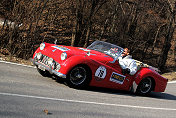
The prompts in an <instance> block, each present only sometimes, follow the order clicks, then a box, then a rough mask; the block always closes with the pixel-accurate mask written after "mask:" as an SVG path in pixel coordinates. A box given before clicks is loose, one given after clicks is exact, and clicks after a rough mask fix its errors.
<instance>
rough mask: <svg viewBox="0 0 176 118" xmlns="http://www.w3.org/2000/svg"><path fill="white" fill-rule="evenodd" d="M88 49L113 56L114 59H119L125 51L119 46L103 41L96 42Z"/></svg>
mask: <svg viewBox="0 0 176 118" xmlns="http://www.w3.org/2000/svg"><path fill="white" fill-rule="evenodd" d="M87 49H91V50H96V51H99V52H102V53H104V54H107V55H109V56H111V57H112V58H114V59H115V58H116V59H117V58H118V57H119V56H120V55H121V54H122V52H123V50H124V49H123V48H121V47H119V46H116V45H114V44H111V43H107V42H103V41H95V42H93V43H92V44H91V45H90V46H88V47H87Z"/></svg>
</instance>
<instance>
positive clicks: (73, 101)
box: [0, 93, 176, 111]
mask: <svg viewBox="0 0 176 118" xmlns="http://www.w3.org/2000/svg"><path fill="white" fill-rule="evenodd" d="M0 95H4V96H14V97H23V98H35V99H42V100H52V101H61V102H72V103H82V104H94V105H104V106H114V107H126V108H136V109H150V110H164V111H176V109H173V108H157V107H144V106H133V105H123V104H112V103H101V102H91V101H80V100H69V99H59V98H49V97H40V96H30V95H21V94H13V93H0Z"/></svg>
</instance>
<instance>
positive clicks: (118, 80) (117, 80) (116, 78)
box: [110, 72, 126, 84]
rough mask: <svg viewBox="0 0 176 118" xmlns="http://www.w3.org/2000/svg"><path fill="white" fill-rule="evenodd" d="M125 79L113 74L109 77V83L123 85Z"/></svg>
mask: <svg viewBox="0 0 176 118" xmlns="http://www.w3.org/2000/svg"><path fill="white" fill-rule="evenodd" d="M125 77H126V76H123V75H121V74H118V73H115V72H113V73H112V75H111V78H110V81H112V82H115V83H118V84H123V82H124V79H125Z"/></svg>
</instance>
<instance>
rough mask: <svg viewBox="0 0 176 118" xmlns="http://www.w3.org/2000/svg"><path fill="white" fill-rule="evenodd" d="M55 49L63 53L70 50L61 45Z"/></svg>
mask: <svg viewBox="0 0 176 118" xmlns="http://www.w3.org/2000/svg"><path fill="white" fill-rule="evenodd" d="M52 47H53V48H56V49H58V50H61V51H68V50H69V49H68V48H66V47H63V46H59V45H56V46H52Z"/></svg>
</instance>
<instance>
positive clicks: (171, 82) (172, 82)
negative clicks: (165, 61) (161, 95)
mask: <svg viewBox="0 0 176 118" xmlns="http://www.w3.org/2000/svg"><path fill="white" fill-rule="evenodd" d="M168 83H169V84H174V83H176V81H170V82H168Z"/></svg>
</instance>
